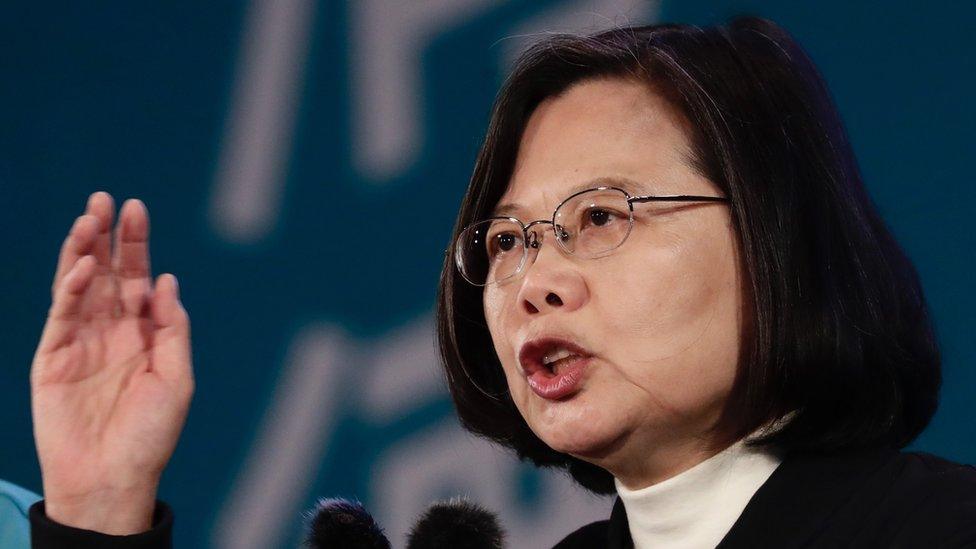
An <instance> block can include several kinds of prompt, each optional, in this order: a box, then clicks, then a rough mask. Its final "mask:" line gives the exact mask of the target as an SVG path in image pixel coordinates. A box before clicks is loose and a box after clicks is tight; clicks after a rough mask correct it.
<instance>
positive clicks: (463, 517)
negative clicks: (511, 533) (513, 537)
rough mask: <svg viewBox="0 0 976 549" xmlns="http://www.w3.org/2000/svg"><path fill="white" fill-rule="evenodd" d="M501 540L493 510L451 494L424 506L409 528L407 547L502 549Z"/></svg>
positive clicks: (503, 537) (503, 532)
mask: <svg viewBox="0 0 976 549" xmlns="http://www.w3.org/2000/svg"><path fill="white" fill-rule="evenodd" d="M504 543H505V531H504V530H502V528H501V526H500V525H499V524H498V518H497V517H496V516H495V515H494V513H492V512H491V511H488V510H487V509H485V508H483V507H480V506H478V505H475V504H474V503H471V502H469V501H465V500H463V499H460V498H453V499H451V500H450V501H446V502H441V503H435V504H434V505H431V506H430V507H429V508H428V509H427V511H426V512H425V513H424V514H423V516H421V517H420V520H418V521H417V523H416V524H415V525H414V527H413V529H412V530H411V531H410V537H409V538H408V540H407V549H447V548H451V549H502V547H504Z"/></svg>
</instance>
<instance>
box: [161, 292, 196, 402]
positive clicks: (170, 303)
mask: <svg viewBox="0 0 976 549" xmlns="http://www.w3.org/2000/svg"><path fill="white" fill-rule="evenodd" d="M152 318H153V324H154V325H155V329H156V331H155V333H154V337H153V349H152V356H153V360H152V363H153V367H154V368H155V369H156V370H157V371H158V372H159V374H160V375H161V376H162V377H164V378H166V379H169V380H172V381H179V382H189V384H190V386H191V387H192V381H193V371H192V365H191V354H190V318H189V315H187V313H186V309H184V308H183V304H182V303H180V296H179V285H178V283H177V281H176V277H175V276H173V275H172V274H163V275H160V276H159V277H158V278H157V279H156V285H155V288H154V290H153V293H152Z"/></svg>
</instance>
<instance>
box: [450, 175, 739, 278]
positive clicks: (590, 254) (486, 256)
mask: <svg viewBox="0 0 976 549" xmlns="http://www.w3.org/2000/svg"><path fill="white" fill-rule="evenodd" d="M635 202H637V203H644V202H718V203H725V204H731V200H730V199H728V198H725V197H721V196H698V195H688V194H679V195H644V196H630V194H629V193H628V192H627V191H625V190H623V189H621V188H619V187H613V186H602V187H594V188H592V189H586V190H582V191H579V192H576V193H573V194H572V195H570V196H569V197H567V198H566V199H565V200H563V201H562V202H560V203H559V205H557V206H556V208H555V209H554V210H553V212H552V219H551V220H547V219H539V220H536V221H531V222H529V223H528V224H526V223H522V221H520V220H519V219H518V218H515V217H489V218H487V219H483V220H481V221H478V222H475V223H472V224H470V225H468V226H467V227H465V228H464V230H462V231H461V233H460V234H459V235H458V238H457V240H456V241H455V242H454V259H455V264H456V265H457V269H458V271H459V272H460V274H461V276H462V277H464V279H465V280H466V281H468V282H469V283H470V284H472V285H474V286H487V285H490V284H495V283H498V282H502V281H504V280H507V279H509V278H511V277H513V276H515V275H516V274H518V273H519V272H521V271H522V269H523V267H524V266H525V263H526V258H527V257H528V252H529V248H536V249H538V248H539V246H540V245H541V244H540V242H539V235H538V233H537V232H536V231H532V232H531V233H530V229H532V228H533V227H534V226H536V225H542V224H549V225H551V226H552V232H553V236H554V237H555V240H556V242H557V243H558V244H559V247H560V248H561V249H562V250H563V251H564V252H565V253H567V254H570V255H573V256H576V257H582V258H587V259H592V258H597V257H604V256H606V255H608V254H609V253H610V252H612V251H613V250H615V249H617V248H618V247H620V246H621V245H622V244H623V243H624V241H625V240H626V239H627V237H628V236H630V231H631V229H632V228H633V225H634V203H635ZM567 210H568V213H567ZM614 217H616V219H614ZM564 218H565V219H564ZM624 223H625V224H624ZM503 228H507V229H508V230H504V229H503ZM519 233H521V234H519ZM506 246H510V247H509V248H506ZM515 246H520V247H521V254H519V253H518V250H516V249H515ZM511 252H514V254H513V253H511ZM493 254H494V255H493ZM499 258H501V259H499ZM492 275H494V276H492Z"/></svg>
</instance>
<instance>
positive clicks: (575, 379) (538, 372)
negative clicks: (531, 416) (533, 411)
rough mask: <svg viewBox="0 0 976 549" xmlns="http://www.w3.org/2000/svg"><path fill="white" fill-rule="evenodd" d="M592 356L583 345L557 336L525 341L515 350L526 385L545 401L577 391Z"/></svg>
mask: <svg viewBox="0 0 976 549" xmlns="http://www.w3.org/2000/svg"><path fill="white" fill-rule="evenodd" d="M592 357H593V354H592V353H590V352H589V351H587V350H586V349H584V348H583V347H581V346H579V345H577V344H575V343H573V342H572V341H569V340H566V339H562V338H557V337H544V338H539V339H535V340H532V341H529V342H527V343H526V344H524V345H523V346H522V349H521V350H520V351H519V363H520V364H521V365H522V370H523V371H524V372H525V376H526V379H527V380H528V384H529V387H530V388H531V389H532V390H533V392H535V393H536V394H537V395H539V396H540V397H542V398H545V399H547V400H560V399H563V398H566V397H568V396H571V395H573V394H575V393H576V392H578V391H579V389H580V388H581V387H580V383H581V381H582V378H583V373H584V371H585V369H586V366H587V365H588V364H589V363H590V362H591V359H592Z"/></svg>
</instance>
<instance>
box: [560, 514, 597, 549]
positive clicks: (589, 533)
mask: <svg viewBox="0 0 976 549" xmlns="http://www.w3.org/2000/svg"><path fill="white" fill-rule="evenodd" d="M609 527H610V521H609V520H598V521H596V522H591V523H589V524H587V525H585V526H582V527H580V528H578V529H576V530H575V531H574V532H573V533H571V534H569V535H568V536H566V537H565V538H563V539H562V541H560V542H559V543H557V544H556V545H554V546H553V549H574V548H576V547H579V548H581V549H582V548H587V549H589V548H592V547H604V546H605V545H606V542H607V533H608V530H609Z"/></svg>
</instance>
